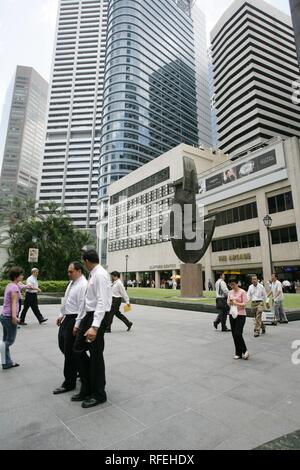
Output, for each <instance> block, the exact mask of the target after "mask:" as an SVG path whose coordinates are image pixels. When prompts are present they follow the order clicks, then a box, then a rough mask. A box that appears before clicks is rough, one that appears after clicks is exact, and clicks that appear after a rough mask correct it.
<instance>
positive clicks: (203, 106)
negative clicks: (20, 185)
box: [40, 0, 211, 228]
mask: <svg viewBox="0 0 300 470" xmlns="http://www.w3.org/2000/svg"><path fill="white" fill-rule="evenodd" d="M192 4H193V2H192V1H191V0H134V1H133V0H106V1H105V0H60V6H59V15H58V25H57V35H56V36H57V37H56V46H55V59H54V65H53V73H52V83H51V98H50V110H49V121H48V128H47V141H46V146H45V155H44V164H43V173H42V180H41V187H40V199H41V200H44V201H45V200H56V201H57V202H59V203H61V204H62V205H63V206H64V207H65V209H66V210H67V211H68V213H69V214H70V216H71V217H72V219H73V221H74V223H75V224H76V225H77V226H78V227H81V228H84V227H88V228H94V227H95V225H96V221H97V218H98V217H97V198H98V197H99V202H100V203H101V214H102V216H104V215H105V214H106V206H107V187H108V186H109V184H110V183H111V182H113V181H116V180H117V179H119V178H121V177H122V176H124V175H126V174H128V173H129V172H130V171H132V170H134V169H136V168H138V167H139V166H141V165H143V164H144V163H146V162H148V161H149V160H151V159H153V158H155V157H157V156H159V155H161V154H162V153H164V152H165V151H166V150H168V149H169V148H172V147H175V146H176V145H177V144H179V143H180V142H186V143H189V144H194V145H198V144H199V143H202V144H203V145H204V146H210V145H211V123H210V112H209V92H208V80H207V62H206V61H207V59H206V37H205V20H204V16H203V14H202V13H201V12H196V7H193V8H192ZM104 71H105V75H104ZM101 129H102V131H101ZM98 172H99V173H98Z"/></svg>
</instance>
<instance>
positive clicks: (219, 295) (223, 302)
mask: <svg viewBox="0 0 300 470" xmlns="http://www.w3.org/2000/svg"><path fill="white" fill-rule="evenodd" d="M228 292H229V290H228V287H227V285H226V282H225V273H221V274H220V277H219V279H218V280H217V282H216V307H217V309H218V311H219V315H218V316H217V318H216V320H215V321H214V327H215V329H216V330H217V329H218V325H219V323H221V327H222V331H231V330H230V328H227V326H226V320H227V315H228V313H229V306H228V304H227V296H228Z"/></svg>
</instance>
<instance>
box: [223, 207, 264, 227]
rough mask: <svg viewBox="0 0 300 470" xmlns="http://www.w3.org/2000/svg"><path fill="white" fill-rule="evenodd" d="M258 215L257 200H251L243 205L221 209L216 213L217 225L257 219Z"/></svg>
mask: <svg viewBox="0 0 300 470" xmlns="http://www.w3.org/2000/svg"><path fill="white" fill-rule="evenodd" d="M256 217H257V205H256V202H250V203H249V204H244V205H243V206H238V207H234V208H233V209H227V210H225V211H221V212H219V213H218V214H217V215H216V227H221V226H222V225H228V224H234V223H236V222H242V221H243V220H249V219H255V218H256Z"/></svg>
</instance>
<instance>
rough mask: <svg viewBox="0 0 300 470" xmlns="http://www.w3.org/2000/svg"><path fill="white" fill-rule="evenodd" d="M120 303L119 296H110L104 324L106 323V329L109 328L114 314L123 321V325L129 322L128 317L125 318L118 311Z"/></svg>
mask: <svg viewBox="0 0 300 470" xmlns="http://www.w3.org/2000/svg"><path fill="white" fill-rule="evenodd" d="M121 303H122V299H121V297H113V298H112V304H111V310H110V312H109V314H108V315H107V319H106V324H107V329H108V330H110V328H111V324H112V322H113V319H114V315H115V316H116V317H117V318H119V320H122V322H123V323H125V325H126V326H127V327H128V326H129V325H130V324H131V322H130V321H129V320H128V318H126V317H125V315H123V314H122V313H121V312H120V306H121Z"/></svg>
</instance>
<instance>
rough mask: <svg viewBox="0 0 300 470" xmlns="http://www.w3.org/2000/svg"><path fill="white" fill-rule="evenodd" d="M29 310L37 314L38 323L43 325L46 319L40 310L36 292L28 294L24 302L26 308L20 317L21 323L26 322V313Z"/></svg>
mask: <svg viewBox="0 0 300 470" xmlns="http://www.w3.org/2000/svg"><path fill="white" fill-rule="evenodd" d="M29 308H31V310H32V311H33V313H34V314H35V316H36V318H37V320H38V322H39V323H41V321H42V320H43V318H44V317H43V315H42V314H41V312H40V309H39V307H38V300H37V294H36V293H35V292H26V295H25V300H24V307H23V310H22V312H21V317H20V321H21V322H23V321H25V317H26V313H27V311H28V309H29Z"/></svg>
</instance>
